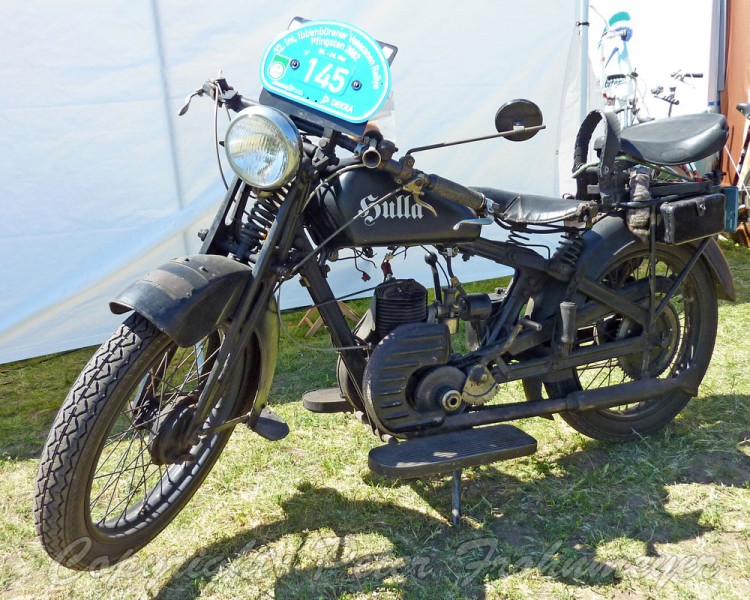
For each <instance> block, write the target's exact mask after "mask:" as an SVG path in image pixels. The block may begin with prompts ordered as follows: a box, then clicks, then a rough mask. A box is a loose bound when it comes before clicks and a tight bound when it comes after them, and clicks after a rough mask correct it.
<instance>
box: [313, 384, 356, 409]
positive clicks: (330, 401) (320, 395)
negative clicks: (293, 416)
mask: <svg viewBox="0 0 750 600" xmlns="http://www.w3.org/2000/svg"><path fill="white" fill-rule="evenodd" d="M302 406H304V407H305V408H306V409H307V410H309V411H310V412H314V413H341V412H352V406H351V404H349V403H348V402H347V401H346V399H344V398H342V397H341V391H340V390H339V388H337V387H333V388H325V389H322V390H314V391H312V392H307V393H306V394H304V395H303V396H302Z"/></svg>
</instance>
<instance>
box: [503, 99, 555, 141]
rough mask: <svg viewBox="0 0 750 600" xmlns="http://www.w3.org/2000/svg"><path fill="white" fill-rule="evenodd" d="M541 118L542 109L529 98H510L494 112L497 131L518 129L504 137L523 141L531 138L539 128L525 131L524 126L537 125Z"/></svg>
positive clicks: (540, 122) (539, 123)
mask: <svg viewBox="0 0 750 600" xmlns="http://www.w3.org/2000/svg"><path fill="white" fill-rule="evenodd" d="M542 120H543V119H542V111H541V110H540V109H539V107H538V106H537V105H536V104H534V103H533V102H532V101H531V100H523V99H519V100H511V101H510V102H506V103H505V104H503V105H502V106H501V107H500V108H499V109H498V111H497V113H495V129H497V132H498V133H502V132H505V131H513V130H514V129H518V130H519V131H518V133H513V134H510V135H507V136H505V139H508V140H511V141H513V142H525V141H526V140H530V139H531V138H533V137H534V136H535V135H536V134H537V132H538V131H539V130H538V129H534V130H532V131H525V130H524V128H528V127H538V126H539V125H541V124H542Z"/></svg>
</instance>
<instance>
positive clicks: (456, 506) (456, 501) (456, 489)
mask: <svg viewBox="0 0 750 600" xmlns="http://www.w3.org/2000/svg"><path fill="white" fill-rule="evenodd" d="M451 517H452V519H451V524H452V525H453V527H458V525H459V523H460V521H461V469H456V470H455V471H453V511H452V513H451Z"/></svg>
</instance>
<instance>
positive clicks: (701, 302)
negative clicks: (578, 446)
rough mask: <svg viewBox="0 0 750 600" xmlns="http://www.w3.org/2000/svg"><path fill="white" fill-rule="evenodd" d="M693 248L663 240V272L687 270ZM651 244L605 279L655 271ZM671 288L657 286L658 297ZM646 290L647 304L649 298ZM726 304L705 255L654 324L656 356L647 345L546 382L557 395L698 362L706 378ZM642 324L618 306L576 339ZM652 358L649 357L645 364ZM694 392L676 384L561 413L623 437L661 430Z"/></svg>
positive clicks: (670, 373)
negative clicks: (618, 402) (654, 393)
mask: <svg viewBox="0 0 750 600" xmlns="http://www.w3.org/2000/svg"><path fill="white" fill-rule="evenodd" d="M691 255H692V250H691V249H688V248H685V247H683V246H669V245H665V244H657V247H656V261H657V263H656V274H657V276H658V277H660V278H665V280H666V281H669V284H670V286H671V282H672V281H673V280H674V278H676V277H677V275H678V274H679V273H680V272H681V271H682V270H683V268H684V266H685V265H686V264H687V262H688V260H689V259H690V257H691ZM648 257H649V252H648V249H647V248H645V247H640V248H639V249H637V250H634V251H631V252H629V253H627V254H625V255H624V256H622V257H618V258H617V259H616V260H615V261H613V262H612V263H611V264H610V265H608V266H607V267H606V269H605V270H604V272H603V274H602V275H601V277H600V278H599V281H600V282H602V283H604V284H605V285H606V286H607V287H610V288H611V289H617V288H618V287H621V286H624V285H628V284H632V283H634V282H636V281H638V280H643V279H646V278H647V277H648ZM663 296H664V294H657V304H658V303H659V302H660V301H661V298H662V297H663ZM647 302H648V300H647V299H646V298H644V300H643V305H644V306H648V304H647ZM717 326H718V309H717V300H716V293H715V291H714V285H713V281H712V280H711V276H710V274H709V272H708V270H707V268H706V266H705V265H704V264H703V261H701V260H699V261H698V262H697V263H696V264H695V265H694V267H693V268H692V270H691V271H690V273H689V274H688V276H687V277H686V279H685V281H684V282H683V283H682V285H681V286H680V287H679V288H678V290H677V291H676V293H675V294H674V296H673V297H672V299H671V300H670V302H669V303H668V304H667V306H666V308H665V310H664V311H663V312H662V314H661V316H660V317H659V318H658V319H657V320H656V324H655V327H654V333H653V336H654V341H655V342H658V345H657V343H654V346H653V347H652V348H651V349H650V351H649V355H648V357H644V355H643V353H636V354H630V355H626V356H621V357H618V358H614V359H608V360H604V361H599V362H597V363H593V364H589V365H584V366H582V367H578V368H576V369H573V370H572V371H571V376H570V377H569V378H568V379H565V380H563V381H558V382H554V383H548V384H545V387H546V388H547V393H548V395H549V396H550V398H557V397H562V396H565V395H567V394H569V393H571V392H576V391H579V390H585V389H595V388H605V387H609V386H611V385H617V384H620V383H625V382H627V381H634V380H638V379H642V378H646V377H660V378H669V377H675V376H676V375H678V374H679V373H682V372H684V371H686V370H687V369H690V370H691V371H693V373H695V374H696V380H697V381H701V380H702V379H703V376H704V375H705V373H706V370H707V369H708V365H709V363H710V361H711V355H712V353H713V349H714V343H715V341H716V330H717ZM638 329H639V326H637V325H636V324H635V323H632V322H629V320H628V319H626V318H624V317H623V316H622V315H618V314H611V315H609V316H607V317H606V318H603V319H600V320H599V321H597V322H596V323H594V324H593V325H591V326H588V327H585V328H582V329H580V330H579V331H578V332H577V337H576V346H577V347H582V346H589V345H596V344H599V343H602V342H606V341H613V340H616V339H623V338H625V337H628V336H629V335H635V334H637V333H640V331H638ZM644 358H646V360H645V362H646V363H647V368H646V370H645V372H644V371H643V365H644ZM690 398H691V396H690V394H687V393H685V392H679V391H678V392H673V393H670V394H665V395H662V396H658V397H655V398H651V399H649V400H646V401H644V402H638V403H635V404H629V405H625V406H619V407H615V408H608V409H602V410H590V411H585V412H566V413H561V415H560V416H561V417H562V418H563V419H564V420H565V421H566V422H567V423H568V424H569V425H570V426H571V427H573V428H574V429H575V430H576V431H578V432H580V433H582V434H584V435H586V436H588V437H591V438H593V439H596V440H601V441H606V442H622V441H628V440H632V439H636V438H638V437H641V436H646V435H650V434H653V433H655V432H657V431H659V430H660V429H662V428H663V427H664V426H665V425H666V424H667V423H669V422H670V421H672V419H674V418H675V416H677V414H678V413H679V412H680V411H681V410H682V409H683V408H684V407H685V405H686V404H687V403H688V401H689V400H690Z"/></svg>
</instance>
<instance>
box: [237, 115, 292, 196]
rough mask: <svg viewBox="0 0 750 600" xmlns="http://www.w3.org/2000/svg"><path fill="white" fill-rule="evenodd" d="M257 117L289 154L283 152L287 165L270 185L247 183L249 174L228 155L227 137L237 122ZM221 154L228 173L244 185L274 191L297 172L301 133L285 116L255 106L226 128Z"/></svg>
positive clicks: (238, 116) (251, 181)
mask: <svg viewBox="0 0 750 600" xmlns="http://www.w3.org/2000/svg"><path fill="white" fill-rule="evenodd" d="M252 118H261V119H264V120H265V121H267V122H268V123H270V124H271V125H272V126H273V127H274V128H275V129H276V132H277V133H278V134H279V137H278V140H279V141H280V142H282V144H283V145H285V146H286V147H287V148H288V149H289V150H290V151H289V152H287V159H288V160H287V162H288V166H287V168H286V169H285V170H284V172H283V174H282V175H281V176H280V177H277V178H276V179H275V180H274V181H273V182H271V183H261V184H259V183H258V182H257V181H253V180H251V179H252V178H251V175H249V174H248V172H247V171H245V170H243V169H242V168H240V167H239V166H238V164H237V162H236V160H235V158H234V156H233V155H232V153H231V139H230V138H231V134H232V132H233V130H234V129H235V128H236V127H237V125H238V123H241V122H242V121H243V120H247V119H252ZM224 152H225V154H226V157H227V160H228V161H229V166H230V167H231V168H232V171H234V173H235V174H236V175H237V177H239V178H240V179H241V180H242V181H244V182H245V183H247V184H248V185H250V186H252V187H254V188H257V189H259V190H263V191H271V190H277V189H279V188H281V187H283V186H284V185H286V184H287V183H289V182H290V181H291V180H292V179H294V177H296V175H297V174H298V173H299V169H300V166H301V164H302V134H301V133H300V131H299V129H298V128H297V126H296V125H295V123H294V121H292V119H291V118H290V117H289V115H287V114H285V113H283V112H281V111H280V110H277V109H275V108H273V107H270V106H264V105H262V104H256V105H254V106H249V107H247V108H245V109H243V110H242V111H240V112H239V113H238V114H237V115H236V116H235V117H234V119H232V121H231V123H229V126H228V127H227V130H226V133H225V135H224Z"/></svg>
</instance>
